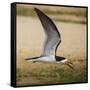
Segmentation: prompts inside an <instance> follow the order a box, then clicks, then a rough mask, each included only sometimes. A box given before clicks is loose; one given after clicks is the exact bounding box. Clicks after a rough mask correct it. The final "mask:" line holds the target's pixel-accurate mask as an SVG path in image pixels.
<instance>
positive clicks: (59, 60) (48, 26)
mask: <svg viewBox="0 0 90 90" xmlns="http://www.w3.org/2000/svg"><path fill="white" fill-rule="evenodd" d="M35 11H36V13H37V16H38V18H39V19H40V22H41V24H42V26H43V30H44V32H45V36H46V37H45V43H44V46H43V53H42V55H41V56H38V57H33V58H26V59H25V60H28V61H32V62H44V63H45V62H46V63H56V64H65V65H68V66H69V67H70V68H72V69H73V64H72V63H71V62H70V61H69V60H68V59H66V58H64V57H60V56H56V51H57V48H58V46H59V44H60V43H61V34H60V33H59V31H58V29H57V27H56V25H55V24H54V22H53V21H52V20H51V19H50V18H49V17H48V16H47V15H45V14H44V13H43V12H42V11H41V10H39V9H37V8H35Z"/></svg>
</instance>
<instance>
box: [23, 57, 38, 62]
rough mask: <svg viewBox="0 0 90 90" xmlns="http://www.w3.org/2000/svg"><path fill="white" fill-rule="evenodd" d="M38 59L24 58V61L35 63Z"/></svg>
mask: <svg viewBox="0 0 90 90" xmlns="http://www.w3.org/2000/svg"><path fill="white" fill-rule="evenodd" d="M38 58H40V57H32V58H26V59H25V60H27V61H33V62H36V61H37V60H38Z"/></svg>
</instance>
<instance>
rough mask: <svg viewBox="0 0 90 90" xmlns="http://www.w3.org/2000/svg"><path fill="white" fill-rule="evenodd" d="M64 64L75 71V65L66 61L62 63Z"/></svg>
mask: <svg viewBox="0 0 90 90" xmlns="http://www.w3.org/2000/svg"><path fill="white" fill-rule="evenodd" d="M62 63H63V64H65V65H67V66H68V67H70V68H71V69H74V66H73V63H72V62H71V61H70V60H68V59H64V60H63V61H62Z"/></svg>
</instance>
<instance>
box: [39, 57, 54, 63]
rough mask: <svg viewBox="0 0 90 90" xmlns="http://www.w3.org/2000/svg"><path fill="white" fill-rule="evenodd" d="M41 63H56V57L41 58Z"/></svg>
mask: <svg viewBox="0 0 90 90" xmlns="http://www.w3.org/2000/svg"><path fill="white" fill-rule="evenodd" d="M39 61H41V62H52V63H53V62H55V61H56V60H55V57H54V56H44V57H40V58H39Z"/></svg>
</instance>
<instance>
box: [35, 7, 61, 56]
mask: <svg viewBox="0 0 90 90" xmlns="http://www.w3.org/2000/svg"><path fill="white" fill-rule="evenodd" d="M35 11H36V13H37V15H38V17H39V19H40V21H41V24H42V26H43V29H44V31H45V35H46V39H45V43H44V50H43V55H54V56H55V55H56V50H57V47H58V45H59V44H60V42H61V36H60V33H59V32H58V29H57V27H56V26H55V24H54V23H53V21H52V20H51V19H50V18H49V17H48V16H46V15H45V14H44V13H43V12H42V11H40V10H39V9H37V8H35Z"/></svg>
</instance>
